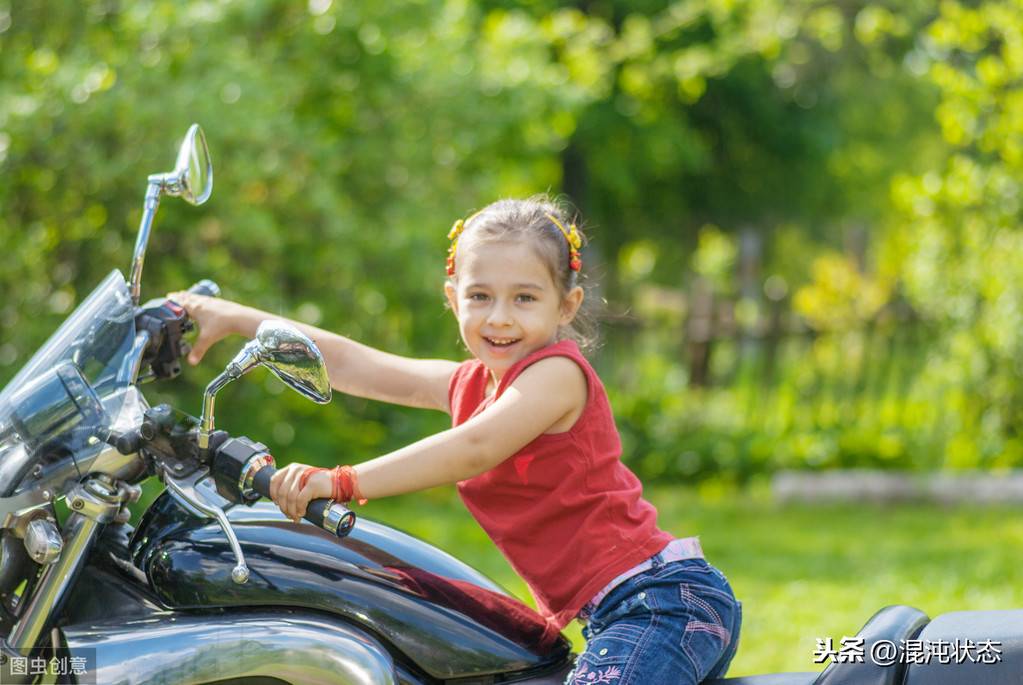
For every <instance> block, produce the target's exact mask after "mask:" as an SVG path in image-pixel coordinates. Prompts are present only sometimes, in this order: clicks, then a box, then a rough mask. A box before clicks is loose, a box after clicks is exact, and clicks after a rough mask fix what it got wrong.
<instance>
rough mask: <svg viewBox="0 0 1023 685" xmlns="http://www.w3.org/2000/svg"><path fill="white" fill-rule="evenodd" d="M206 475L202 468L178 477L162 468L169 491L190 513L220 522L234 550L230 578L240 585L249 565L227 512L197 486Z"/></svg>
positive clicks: (246, 576)
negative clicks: (233, 563) (188, 474)
mask: <svg viewBox="0 0 1023 685" xmlns="http://www.w3.org/2000/svg"><path fill="white" fill-rule="evenodd" d="M208 475H209V472H208V471H207V470H205V469H203V470H201V471H199V472H197V473H195V474H193V475H192V476H189V477H188V478H183V479H179V478H175V477H174V476H172V475H171V474H170V472H169V471H168V470H167V469H166V468H165V469H164V470H163V481H164V483H166V484H167V487H168V488H169V489H170V491H171V493H172V494H174V495H176V496H177V498H178V500H179V501H180V502H181V503H182V504H184V505H185V506H186V507H187V508H188V509H190V510H191V511H192V513H194V514H196V515H198V516H208V517H211V518H214V519H216V521H217V523H218V524H220V528H221V529H222V530H223V531H224V535H226V536H227V541H228V542H229V543H230V544H231V550H232V551H233V552H234V557H235V561H236V562H237V564H236V565H235V567H234V568H233V569H231V580H233V581H234V582H235V583H237V584H238V585H242V584H244V583H245V582H246V581H247V580H248V579H249V567H248V566H246V565H245V555H243V554H242V547H241V545H240V544H238V536H237V535H235V532H234V528H232V527H231V522H230V521H228V520H227V514H225V513H224V510H223V508H222V506H223V505H219V504H217V503H216V502H215V501H210V500H209V499H207V497H208V494H206V493H204V492H203V491H201V490H199V488H198V484H199V483H200V482H201V481H202V480H203V479H205V478H206V477H207V476H208ZM212 494H215V493H209V495H212ZM216 497H217V499H219V500H221V501H222V502H224V503H225V504H227V503H228V501H227V500H225V499H223V498H222V497H220V496H219V495H217V496H216Z"/></svg>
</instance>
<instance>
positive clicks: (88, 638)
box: [62, 609, 397, 685]
mask: <svg viewBox="0 0 1023 685" xmlns="http://www.w3.org/2000/svg"><path fill="white" fill-rule="evenodd" d="M62 632H63V636H64V641H65V644H66V645H67V647H68V649H70V650H71V655H72V656H76V655H81V656H89V657H91V656H92V652H91V650H96V651H95V672H94V673H90V674H89V675H90V676H94V678H95V680H94V681H93V682H98V683H118V685H156V684H157V683H161V684H162V683H180V684H181V685H187V684H192V683H195V684H198V683H207V682H212V681H219V680H224V679H228V678H255V677H260V676H262V677H273V678H278V679H280V680H283V681H284V682H286V683H293V684H295V685H297V684H299V683H302V684H304V685H319V684H321V683H322V684H323V685H326V684H327V683H338V684H341V685H393V684H394V683H396V682H397V677H396V675H395V667H394V662H393V661H392V659H391V656H390V654H388V653H387V650H386V649H384V647H383V646H382V645H381V644H380V643H379V642H377V641H376V640H374V639H373V638H372V637H370V636H369V635H367V634H365V633H362V632H360V631H357V630H354V629H353V628H351V627H349V626H346V625H344V624H343V623H340V622H332V621H326V620H321V619H319V618H317V619H315V620H314V619H312V618H310V617H309V616H308V615H301V614H298V613H296V612H293V611H291V610H287V609H280V610H276V611H273V612H258V613H244V614H225V615H219V616H208V615H206V616H201V615H200V616H182V615H180V614H179V615H173V614H166V615H162V616H157V617H153V618H146V619H136V620H132V621H128V622H125V621H124V620H123V619H119V620H111V621H108V622H100V623H82V624H77V625H71V626H65V627H64V628H63V629H62ZM91 663H92V660H91V659H90V665H91Z"/></svg>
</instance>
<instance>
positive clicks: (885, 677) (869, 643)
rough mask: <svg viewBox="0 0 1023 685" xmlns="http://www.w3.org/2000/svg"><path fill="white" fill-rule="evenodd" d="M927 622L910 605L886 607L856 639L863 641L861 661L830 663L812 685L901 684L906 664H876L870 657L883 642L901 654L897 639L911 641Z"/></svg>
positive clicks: (925, 615)
mask: <svg viewBox="0 0 1023 685" xmlns="http://www.w3.org/2000/svg"><path fill="white" fill-rule="evenodd" d="M929 621H930V619H929V618H928V617H927V614H925V613H924V612H922V611H920V610H919V609H914V608H913V607H910V606H904V605H893V606H887V607H885V608H883V609H881V610H880V611H878V612H877V613H876V614H874V615H873V616H872V617H871V618H870V620H869V621H867V623H866V625H864V626H863V628H861V629H860V632H858V633H857V634H856V637H859V638H863V646H862V648H863V652H862V653H863V660H862V661H861V662H851V661H846V662H841V663H839V662H836V661H832V662H831V663H830V664H829V665H828V667H827V668H826V669H824V671H823V672H822V673H821V674H820V676H819V677H818V678H817V680H816V681H814V685H901V683H902V682H903V679H904V676H905V674H906V664H904V663H902V659H901V658H900V659H897V660H896V662H895V663H892V664H890V665H889V664H878V663H875V660H874V658H872V654H873V652H872V649H873V646H874V645H875V644H877V643H878V642H880V641H882V640H887V641H889V642H891V643H892V644H893V645H895V647H896V648H897V649H898V650H899V654H900V655H901V653H902V651H903V650H902V642H900V640H912V639H914V638H916V637H917V635H919V634H920V631H922V630H923V629H924V626H926V625H927V623H928V622H929Z"/></svg>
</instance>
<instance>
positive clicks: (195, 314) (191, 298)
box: [167, 291, 239, 366]
mask: <svg viewBox="0 0 1023 685" xmlns="http://www.w3.org/2000/svg"><path fill="white" fill-rule="evenodd" d="M167 297H169V298H170V299H172V300H174V301H175V302H177V303H178V304H180V305H181V306H182V307H184V308H185V311H186V312H188V316H189V317H191V319H192V320H193V321H194V322H195V324H196V326H198V327H199V337H198V338H196V341H195V345H193V346H192V351H191V352H190V353H189V355H188V363H190V364H191V365H192V366H195V365H196V364H198V363H199V361H200V360H202V358H203V355H205V354H206V350H208V349H210V347H212V346H213V344H214V343H216V342H217V341H219V340H221V339H223V338H226V337H227V336H228V335H230V334H231V333H234V332H235V330H234V324H233V318H232V317H233V315H234V314H235V310H237V309H238V308H239V305H237V304H235V303H234V302H231V301H230V300H222V299H220V298H219V297H206V296H205V295H196V294H195V293H189V292H185V291H179V292H176V293H171V294H169V295H168V296H167Z"/></svg>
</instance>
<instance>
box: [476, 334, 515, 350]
mask: <svg viewBox="0 0 1023 685" xmlns="http://www.w3.org/2000/svg"><path fill="white" fill-rule="evenodd" d="M521 339H522V338H494V337H490V336H486V335H485V336H483V340H485V341H486V342H487V344H488V345H490V346H491V347H497V348H502V347H511V346H512V345H514V344H515V343H517V342H518V341H519V340H521Z"/></svg>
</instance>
